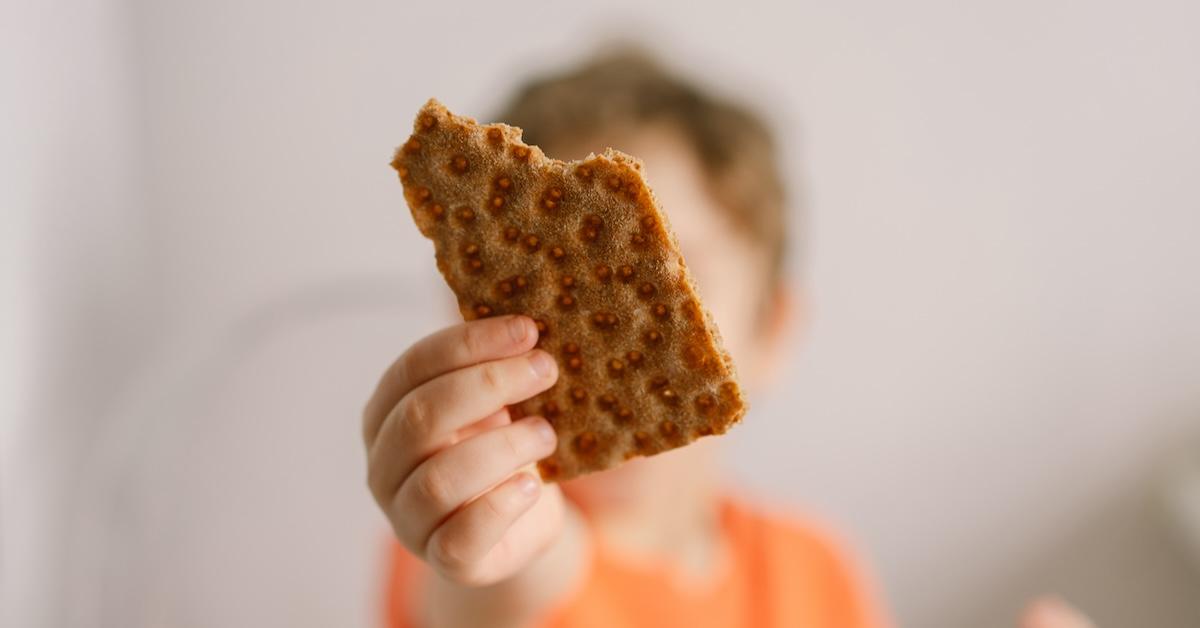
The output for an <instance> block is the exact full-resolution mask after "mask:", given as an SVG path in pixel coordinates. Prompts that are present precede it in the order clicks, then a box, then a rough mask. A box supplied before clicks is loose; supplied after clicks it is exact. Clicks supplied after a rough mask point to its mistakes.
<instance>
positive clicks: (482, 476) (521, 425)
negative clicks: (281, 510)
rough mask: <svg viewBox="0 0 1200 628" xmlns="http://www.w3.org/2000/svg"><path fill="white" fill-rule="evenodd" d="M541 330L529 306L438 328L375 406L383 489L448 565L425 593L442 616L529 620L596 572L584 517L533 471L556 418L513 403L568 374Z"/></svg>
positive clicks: (377, 481)
mask: <svg viewBox="0 0 1200 628" xmlns="http://www.w3.org/2000/svg"><path fill="white" fill-rule="evenodd" d="M537 337H538V333H537V329H536V327H535V326H534V323H533V321H532V320H530V319H529V318H526V317H519V316H506V317H496V318H489V319H484V320H479V321H474V322H470V323H464V324H461V325H456V326H454V327H449V328H447V329H444V330H442V331H439V332H436V333H434V334H432V335H430V336H427V337H425V338H423V339H421V340H419V341H417V342H416V343H415V344H414V345H412V346H411V347H410V348H409V349H408V351H406V352H405V353H404V354H403V355H401V356H400V358H399V359H397V360H396V362H395V363H394V364H393V365H392V366H391V367H389V368H388V370H387V372H385V373H384V375H383V377H382V378H381V380H380V382H379V385H378V387H377V388H376V390H375V393H374V395H373V396H372V397H371V400H370V401H369V402H368V403H367V407H366V409H365V410H364V412H363V437H364V440H365V442H366V446H367V465H368V484H369V485H370V488H371V493H372V494H373V495H374V497H375V500H376V501H377V502H378V503H379V506H380V508H381V509H382V510H383V512H384V514H385V515H386V516H387V517H388V519H389V520H390V521H391V523H392V527H393V529H394V530H395V533H396V536H397V537H398V538H399V539H400V541H401V543H403V544H404V545H405V547H407V548H408V549H409V550H410V551H411V552H412V553H413V554H414V555H416V556H418V557H420V558H421V559H422V560H424V561H425V562H426V563H428V564H429V566H430V567H431V568H432V570H433V571H434V573H435V574H436V577H435V578H434V579H433V580H434V581H433V582H431V583H430V585H431V586H429V587H428V592H427V595H426V596H425V597H424V599H423V600H420V601H414V602H415V603H418V604H421V607H420V608H419V609H417V610H418V612H419V615H420V617H421V618H422V619H423V620H424V623H426V624H429V625H431V626H459V625H462V626H480V625H489V626H520V625H524V624H527V623H528V622H529V621H530V620H532V619H533V618H534V617H536V616H538V615H540V614H541V613H543V612H544V611H545V610H547V609H548V608H549V606H550V605H552V604H553V603H554V602H555V601H557V600H558V599H559V598H561V597H562V595H563V594H564V593H565V592H566V590H567V589H568V588H569V587H570V586H571V585H572V584H573V583H574V582H575V581H576V579H577V578H578V577H579V576H580V574H581V573H582V568H583V567H582V565H583V558H582V557H583V548H584V538H585V537H584V535H583V534H582V527H581V525H580V523H579V522H578V517H577V516H576V515H574V514H573V512H568V506H567V505H566V504H565V502H564V500H563V498H562V493H561V492H560V491H559V488H558V486H556V485H545V486H543V485H542V483H541V481H540V480H539V479H538V478H537V477H536V475H534V474H533V473H531V472H530V471H528V470H522V468H523V467H526V466H527V465H530V464H531V463H533V462H535V461H537V460H538V459H540V458H542V457H545V456H547V455H549V454H550V453H552V452H553V451H554V448H555V445H556V443H557V440H556V437H555V434H554V429H553V428H552V427H551V426H550V424H549V423H547V422H546V420H545V419H543V418H542V417H526V418H523V419H520V420H517V421H512V420H511V419H510V417H509V414H508V411H507V410H506V409H505V406H506V405H507V404H512V403H516V402H518V401H521V400H524V399H527V398H529V397H531V396H533V395H536V394H537V393H539V392H541V391H543V390H546V389H547V388H549V387H550V386H552V385H553V384H554V382H555V380H556V379H557V378H558V371H557V367H556V365H555V363H554V360H553V358H551V357H550V356H549V355H548V354H546V353H545V352H543V351H541V350H538V349H534V348H533V345H534V343H535V342H537Z"/></svg>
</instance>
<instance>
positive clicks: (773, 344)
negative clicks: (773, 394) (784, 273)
mask: <svg viewBox="0 0 1200 628" xmlns="http://www.w3.org/2000/svg"><path fill="white" fill-rule="evenodd" d="M804 297H805V295H804V293H803V292H802V291H801V290H800V289H799V288H797V287H795V286H793V285H791V284H790V283H788V282H786V281H779V282H778V283H776V284H775V285H774V287H773V288H772V289H771V294H770V296H769V297H768V298H767V299H766V300H765V302H764V303H763V312H762V318H761V319H760V320H761V323H762V324H761V325H759V326H758V333H757V337H756V338H755V339H754V340H755V342H756V343H757V344H758V351H757V352H756V354H757V358H758V359H757V361H756V363H755V365H754V367H753V368H754V369H755V371H756V372H755V373H754V376H755V377H754V381H755V383H757V384H758V385H759V386H760V387H762V388H769V387H770V386H773V385H774V384H775V378H776V377H777V376H778V375H779V373H780V372H781V371H782V370H783V369H782V366H783V363H784V361H785V360H786V358H787V354H788V351H789V350H790V349H791V348H792V342H793V341H794V340H796V339H797V338H798V337H799V336H800V334H801V333H802V332H803V330H804V328H805V326H806V323H807V320H808V317H807V316H806V315H807V310H808V308H807V307H806V305H807V303H806V301H807V300H806V299H805V298H804Z"/></svg>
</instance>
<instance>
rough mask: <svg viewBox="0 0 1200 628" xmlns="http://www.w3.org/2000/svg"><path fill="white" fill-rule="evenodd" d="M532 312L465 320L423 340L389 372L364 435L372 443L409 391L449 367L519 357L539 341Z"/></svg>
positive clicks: (370, 407) (368, 411)
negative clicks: (381, 426)
mask: <svg viewBox="0 0 1200 628" xmlns="http://www.w3.org/2000/svg"><path fill="white" fill-rule="evenodd" d="M537 339H538V330H537V326H536V325H535V324H534V322H533V319H531V318H529V317H527V316H519V315H512V316H496V317H493V318H485V319H481V320H476V321H470V322H466V323H460V324H458V325H454V326H451V327H447V328H445V329H442V330H441V331H437V332H434V333H432V334H430V335H428V336H425V337H424V338H422V339H420V340H418V341H417V342H416V343H414V344H413V345H412V346H411V347H409V348H408V350H407V351H405V352H404V353H403V354H401V355H400V357H399V358H397V359H396V361H395V362H393V363H392V365H391V366H389V367H388V369H387V370H386V371H384V373H383V376H382V377H381V378H380V379H379V384H378V385H376V387H375V392H374V394H372V395H371V399H370V400H369V401H367V406H366V408H365V409H364V410H363V437H364V439H365V440H366V442H367V444H368V445H370V443H371V442H372V441H374V440H375V435H376V434H377V433H378V432H379V426H380V425H381V424H382V423H383V420H384V419H385V418H386V417H387V415H388V413H389V412H391V409H392V407H394V406H395V405H396V404H397V403H399V402H400V398H401V397H403V396H404V395H406V394H408V392H409V391H410V390H412V389H413V388H416V387H417V386H420V385H421V384H424V383H425V382H427V381H429V380H431V379H433V378H435V377H437V376H439V375H443V374H445V373H449V372H450V371H454V370H458V369H460V368H464V367H467V366H473V365H475V364H479V363H481V362H487V361H490V360H498V359H501V358H507V357H512V356H515V355H520V354H522V353H524V352H526V351H528V350H530V349H532V348H533V345H534V344H535V343H537Z"/></svg>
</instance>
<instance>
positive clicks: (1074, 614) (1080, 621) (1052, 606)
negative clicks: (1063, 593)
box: [1019, 596, 1095, 628]
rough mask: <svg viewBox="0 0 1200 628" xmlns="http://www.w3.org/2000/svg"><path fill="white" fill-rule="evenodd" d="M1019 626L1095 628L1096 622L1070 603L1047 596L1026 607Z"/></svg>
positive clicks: (1033, 627) (1036, 627)
mask: <svg viewBox="0 0 1200 628" xmlns="http://www.w3.org/2000/svg"><path fill="white" fill-rule="evenodd" d="M1019 628H1095V624H1093V623H1092V622H1091V620H1089V619H1088V618H1087V617H1086V616H1085V615H1084V614H1083V613H1081V612H1079V611H1078V610H1076V609H1075V607H1073V606H1071V605H1070V604H1067V603H1066V602H1064V601H1062V600H1061V599H1059V598H1056V597H1050V596H1047V597H1042V598H1039V599H1036V600H1034V601H1032V602H1030V603H1029V605H1028V606H1026V607H1025V612H1024V613H1022V614H1021V620H1020V623H1019Z"/></svg>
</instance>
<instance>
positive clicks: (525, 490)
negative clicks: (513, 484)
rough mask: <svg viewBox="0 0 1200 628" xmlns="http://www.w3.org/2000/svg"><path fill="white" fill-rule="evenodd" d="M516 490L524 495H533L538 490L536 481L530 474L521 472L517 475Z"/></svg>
mask: <svg viewBox="0 0 1200 628" xmlns="http://www.w3.org/2000/svg"><path fill="white" fill-rule="evenodd" d="M517 490H518V491H521V493H522V494H524V495H533V494H534V493H536V492H537V490H538V481H537V480H535V479H533V476H532V475H529V474H528V473H522V474H521V475H519V476H517Z"/></svg>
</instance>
